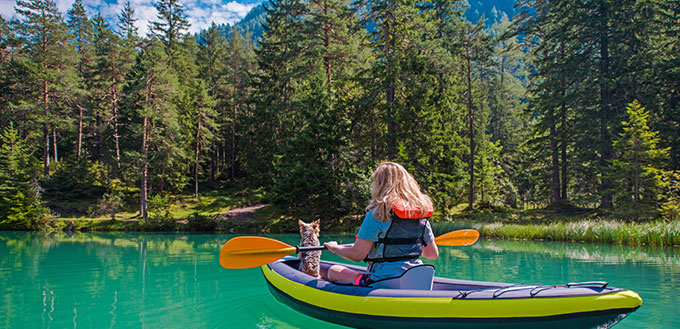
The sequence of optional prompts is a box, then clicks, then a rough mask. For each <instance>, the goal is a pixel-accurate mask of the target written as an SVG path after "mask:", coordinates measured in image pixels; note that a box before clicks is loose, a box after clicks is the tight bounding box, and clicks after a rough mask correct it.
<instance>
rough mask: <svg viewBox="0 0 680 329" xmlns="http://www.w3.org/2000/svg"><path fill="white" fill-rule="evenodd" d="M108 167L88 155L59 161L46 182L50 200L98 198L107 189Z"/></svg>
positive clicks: (46, 190)
mask: <svg viewBox="0 0 680 329" xmlns="http://www.w3.org/2000/svg"><path fill="white" fill-rule="evenodd" d="M107 172H108V168H107V167H106V166H105V165H104V164H103V163H102V162H100V161H92V160H90V159H89V158H88V157H81V158H80V159H67V160H63V161H62V162H60V163H59V166H57V167H56V170H55V171H54V174H53V175H52V178H51V179H50V180H49V181H48V182H46V183H44V185H43V188H44V189H45V192H44V195H45V198H46V199H48V200H68V201H76V200H93V201H94V200H97V199H98V198H99V197H100V196H101V195H102V194H104V192H105V191H106V186H107V179H108V174H107Z"/></svg>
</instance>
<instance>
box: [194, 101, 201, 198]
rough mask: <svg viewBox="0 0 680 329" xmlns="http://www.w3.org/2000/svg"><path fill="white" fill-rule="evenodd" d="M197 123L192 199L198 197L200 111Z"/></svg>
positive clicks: (199, 111)
mask: <svg viewBox="0 0 680 329" xmlns="http://www.w3.org/2000/svg"><path fill="white" fill-rule="evenodd" d="M197 121H198V123H197V125H196V157H195V158H194V197H195V198H196V200H199V197H198V155H199V154H200V151H201V110H200V109H199V110H198V120H197Z"/></svg>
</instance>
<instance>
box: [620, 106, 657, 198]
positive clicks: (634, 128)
mask: <svg viewBox="0 0 680 329" xmlns="http://www.w3.org/2000/svg"><path fill="white" fill-rule="evenodd" d="M626 112H627V114H628V120H626V121H624V122H622V125H623V132H622V133H620V134H619V136H618V138H617V139H616V140H615V141H614V143H613V148H614V150H615V151H616V158H615V159H614V165H613V167H612V176H613V177H612V180H613V181H615V182H616V186H617V189H616V192H614V195H616V200H618V203H620V204H623V205H625V204H627V203H629V202H632V208H633V209H637V208H638V207H640V206H651V207H654V208H657V207H658V204H657V201H658V199H659V195H658V194H659V192H660V188H661V186H662V176H663V172H664V171H663V170H662V169H661V165H662V163H663V161H667V160H668V156H669V151H670V149H669V148H664V149H660V148H658V144H659V140H660V138H659V133H658V132H656V131H651V130H650V129H649V126H648V124H647V119H648V118H649V112H647V110H645V108H644V107H643V106H642V105H640V103H639V102H638V101H637V100H635V101H633V102H632V103H630V104H628V106H627V107H626Z"/></svg>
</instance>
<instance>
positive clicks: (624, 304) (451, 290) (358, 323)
mask: <svg viewBox="0 0 680 329" xmlns="http://www.w3.org/2000/svg"><path fill="white" fill-rule="evenodd" d="M333 264H337V263H333V262H327V261H322V264H321V266H322V267H329V266H331V265H333ZM298 265H299V261H298V259H297V258H293V257H286V258H284V259H281V260H279V261H276V262H273V263H270V264H267V265H263V266H261V269H262V273H263V274H264V277H265V279H266V281H267V284H268V286H269V290H270V291H271V293H272V294H273V295H274V297H275V298H276V299H277V300H279V301H280V302H282V303H283V304H286V305H288V306H290V307H291V308H293V309H295V310H297V311H299V312H301V313H304V314H306V315H309V316H311V317H315V318H318V319H321V320H324V321H328V322H333V323H337V324H341V325H345V326H349V327H354V328H409V329H410V328H522V329H527V328H609V327H611V326H613V325H614V324H616V323H617V322H619V321H621V320H622V319H623V318H625V317H626V316H627V315H628V314H630V313H631V312H633V311H635V310H636V309H637V308H638V307H640V305H641V304H642V299H641V298H640V296H639V295H638V294H637V293H635V292H633V291H630V290H625V289H620V288H612V287H608V286H607V283H606V282H583V283H570V284H566V285H562V286H552V285H523V284H508V283H498V282H481V281H466V280H455V279H447V278H440V277H430V278H431V279H430V280H431V281H430V282H428V283H427V284H426V286H425V287H422V285H421V286H420V287H417V286H409V285H408V284H405V283H404V282H403V280H402V278H397V279H391V280H387V281H392V283H389V282H383V285H380V284H379V283H376V284H375V286H374V287H357V286H351V285H345V284H340V283H332V282H328V281H324V280H320V279H316V278H314V277H312V276H309V275H307V274H305V273H302V272H300V271H298V270H297V268H298ZM342 265H345V266H348V267H351V268H354V269H356V270H364V271H365V268H364V267H359V266H352V265H347V264H342ZM427 266H429V267H431V266H430V265H426V266H423V267H424V270H425V271H424V272H427V270H428V269H427V268H425V267H427ZM414 272H415V271H414ZM432 272H433V268H432V270H431V273H432ZM407 273H408V272H407ZM409 275H410V274H409ZM425 275H426V276H427V273H426V274H425ZM404 277H406V275H405V276H404ZM418 281H419V282H421V281H422V280H421V279H419V280H418ZM384 283H388V284H387V285H385V284H384ZM395 284H396V285H395ZM390 285H392V287H390ZM395 287H400V288H399V289H394V288H395ZM404 287H406V288H407V289H404ZM428 288H429V289H428Z"/></svg>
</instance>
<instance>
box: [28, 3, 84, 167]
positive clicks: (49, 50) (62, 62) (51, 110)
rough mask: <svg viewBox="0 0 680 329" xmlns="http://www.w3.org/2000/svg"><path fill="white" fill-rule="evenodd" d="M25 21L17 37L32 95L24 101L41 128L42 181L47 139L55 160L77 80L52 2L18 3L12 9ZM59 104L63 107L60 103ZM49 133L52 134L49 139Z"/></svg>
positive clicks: (70, 49)
mask: <svg viewBox="0 0 680 329" xmlns="http://www.w3.org/2000/svg"><path fill="white" fill-rule="evenodd" d="M15 8H16V11H17V13H18V14H19V15H21V16H23V17H24V19H23V20H22V21H21V22H20V23H19V33H20V36H21V37H23V38H24V40H25V41H24V42H25V44H26V51H27V52H28V60H29V61H30V62H29V64H28V65H29V67H30V72H31V79H32V80H33V81H34V84H33V85H32V86H31V89H30V91H29V92H30V93H31V94H32V95H31V97H30V98H29V99H27V102H28V103H30V104H31V107H32V108H33V109H34V110H35V111H36V114H38V113H40V114H38V117H39V119H38V121H39V122H40V123H41V125H42V129H43V141H44V143H43V168H44V178H45V179H46V180H48V179H49V177H50V137H53V144H52V150H53V151H54V160H55V161H57V160H58V153H57V148H56V145H57V142H56V136H57V135H56V129H57V124H58V123H59V122H60V121H62V119H63V117H61V116H60V115H59V112H60V110H61V106H60V105H62V104H63V102H64V101H66V100H68V97H66V95H64V92H66V91H68V90H71V89H72V88H73V87H74V84H75V83H74V82H75V81H76V77H77V75H76V71H75V65H74V63H73V59H74V58H77V57H76V56H74V53H73V52H74V48H73V46H72V43H71V42H70V37H69V35H68V33H67V27H66V24H64V21H63V18H62V16H61V14H60V13H59V11H58V10H57V6H56V4H55V3H54V1H52V0H27V1H24V0H17V6H16V7H15ZM60 102H61V103H62V104H60ZM50 132H51V135H52V136H50Z"/></svg>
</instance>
